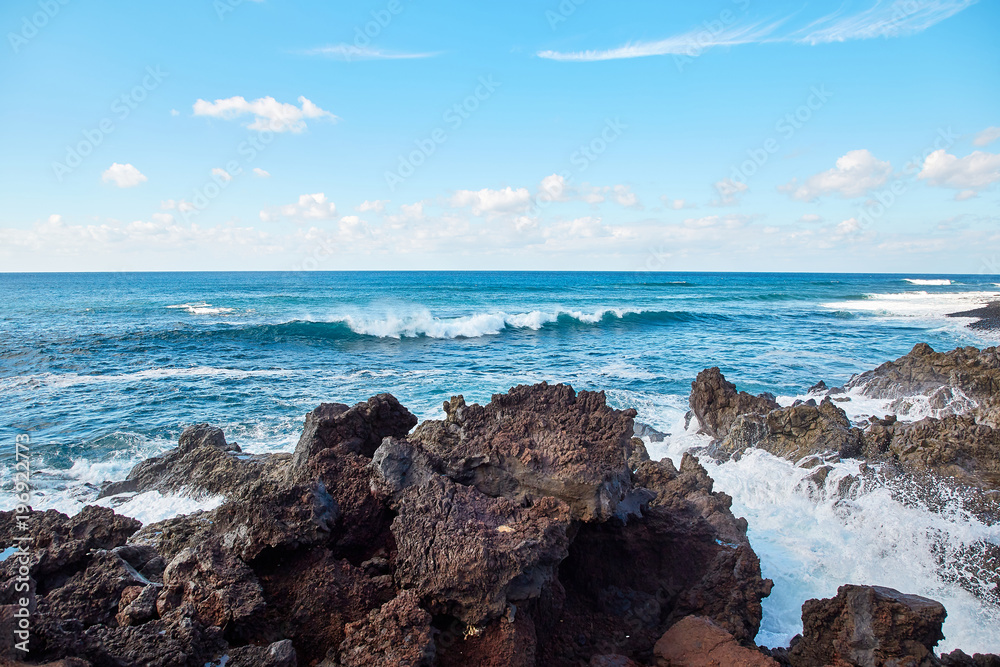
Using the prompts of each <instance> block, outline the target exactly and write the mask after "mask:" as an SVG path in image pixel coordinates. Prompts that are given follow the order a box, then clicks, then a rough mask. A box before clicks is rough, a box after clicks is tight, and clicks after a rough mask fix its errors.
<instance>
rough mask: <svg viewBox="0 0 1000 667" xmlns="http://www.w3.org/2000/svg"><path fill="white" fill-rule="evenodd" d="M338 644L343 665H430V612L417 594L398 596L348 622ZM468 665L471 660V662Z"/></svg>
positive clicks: (412, 666)
mask: <svg viewBox="0 0 1000 667" xmlns="http://www.w3.org/2000/svg"><path fill="white" fill-rule="evenodd" d="M344 633H345V637H344V641H343V643H341V645H340V664H341V665H342V666H343V667H429V666H430V665H432V664H434V656H435V646H434V640H433V630H432V628H431V615H430V614H428V613H427V612H426V611H424V610H423V609H421V608H420V604H419V600H418V598H417V596H416V595H414V594H413V593H410V592H408V591H401V592H400V594H399V596H398V597H396V598H395V599H393V600H391V601H390V602H387V603H385V604H384V605H382V607H381V608H380V609H378V610H375V611H372V612H371V613H370V614H368V616H367V617H366V618H364V619H363V620H360V621H357V622H354V623H349V624H348V625H347V627H346V628H345V629H344ZM470 664H471V663H470Z"/></svg>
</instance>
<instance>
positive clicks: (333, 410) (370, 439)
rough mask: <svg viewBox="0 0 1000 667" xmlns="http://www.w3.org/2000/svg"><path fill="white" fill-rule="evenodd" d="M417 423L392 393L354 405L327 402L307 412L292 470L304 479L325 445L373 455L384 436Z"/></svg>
mask: <svg viewBox="0 0 1000 667" xmlns="http://www.w3.org/2000/svg"><path fill="white" fill-rule="evenodd" d="M416 425H417V418H416V417H414V416H413V415H412V414H411V413H410V411H409V410H407V409H406V408H404V407H403V406H402V405H400V403H399V401H398V400H396V397H395V396H393V395H392V394H379V395H378V396H372V397H371V398H369V399H368V400H367V401H366V402H364V403H358V404H357V405H355V406H354V407H353V408H350V407H348V406H346V405H344V404H343V403H323V404H322V405H320V406H319V407H318V408H316V409H315V410H313V411H312V412H310V413H309V414H307V415H306V421H305V425H304V426H303V428H302V435H301V436H300V437H299V442H298V444H297V445H296V446H295V453H294V454H293V455H292V463H291V470H290V472H289V474H290V475H291V477H292V478H295V479H300V478H301V473H302V472H303V471H304V469H305V468H306V466H307V464H308V463H309V459H311V458H312V457H313V456H315V455H316V454H318V453H319V452H321V451H323V450H324V449H334V450H335V451H337V452H338V453H351V454H361V455H362V456H365V457H366V458H371V456H372V454H373V453H374V452H375V450H376V449H377V448H378V446H379V445H380V444H382V440H383V439H384V438H387V437H389V436H393V437H396V438H402V437H403V436H405V435H406V434H407V433H409V432H410V429H411V428H413V427H414V426H416Z"/></svg>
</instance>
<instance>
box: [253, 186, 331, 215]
mask: <svg viewBox="0 0 1000 667" xmlns="http://www.w3.org/2000/svg"><path fill="white" fill-rule="evenodd" d="M336 216H337V206H336V204H334V203H333V202H332V201H328V200H327V198H326V195H325V194H323V193H322V192H317V193H316V194H312V195H301V196H300V197H299V201H298V203H295V204H286V205H285V206H279V207H277V208H272V209H264V210H262V211H261V212H260V219H261V220H262V221H263V222H273V221H276V220H280V219H282V218H287V219H289V220H297V221H306V220H333V219H334V218H336Z"/></svg>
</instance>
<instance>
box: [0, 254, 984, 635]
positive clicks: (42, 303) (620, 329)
mask: <svg viewBox="0 0 1000 667" xmlns="http://www.w3.org/2000/svg"><path fill="white" fill-rule="evenodd" d="M998 282H1000V278H998V277H997V276H982V275H968V276H921V275H913V274H910V275H884V274H873V275H831V274H711V273H647V272H636V273H490V272H483V273H450V272H416V273H408V272H403V273H399V272H385V273H302V272H299V273H127V274H0V291H2V294H3V301H4V303H3V306H2V308H0V395H2V397H3V400H2V402H0V485H2V488H0V507H2V508H8V507H9V506H12V505H13V499H12V497H11V494H10V493H9V492H8V490H9V488H10V480H11V475H12V472H13V446H14V440H15V436H16V435H18V434H22V433H29V434H30V436H31V439H32V453H33V465H34V468H35V484H36V492H35V495H36V497H35V503H36V507H57V508H59V509H61V510H63V511H69V512H73V511H78V510H79V508H81V507H82V506H83V504H84V503H86V502H91V501H93V499H94V498H95V497H96V492H97V488H98V485H99V484H100V482H101V481H103V480H105V479H120V478H122V477H124V475H125V474H127V472H128V470H129V468H130V467H131V466H132V465H134V464H135V463H136V462H137V461H139V460H141V459H143V458H146V457H148V456H151V455H154V454H156V453H158V452H161V451H163V450H165V449H167V448H169V447H171V446H173V444H174V443H175V442H176V438H177V436H178V435H179V434H180V432H181V431H182V429H183V428H184V427H185V426H186V425H189V424H192V423H198V422H211V423H213V424H216V425H218V426H221V427H222V428H224V429H225V431H226V433H227V437H228V438H229V439H230V440H231V441H236V442H238V443H239V444H240V445H241V446H242V447H244V449H247V450H250V451H255V452H256V451H279V450H286V451H287V450H290V449H291V448H292V447H294V443H295V441H296V440H297V438H298V434H299V431H300V429H301V424H302V418H303V415H304V414H305V413H306V412H307V411H309V410H311V409H312V408H313V407H315V406H316V405H317V404H318V403H320V402H322V401H337V402H344V403H354V402H357V401H361V400H364V399H366V398H367V397H369V396H371V395H373V394H375V393H379V392H391V393H393V394H394V395H396V396H397V397H398V398H399V399H400V400H401V401H402V402H403V404H404V405H406V406H407V407H409V408H410V409H411V411H413V412H414V413H415V414H417V416H418V417H420V418H421V419H424V418H431V417H439V416H440V415H441V407H440V406H441V404H442V402H443V401H444V400H445V399H447V398H449V397H450V396H452V395H455V394H464V395H465V397H466V399H467V400H469V401H470V402H471V401H477V402H485V401H488V400H489V398H490V396H491V395H492V394H493V393H495V392H502V391H506V390H507V389H508V388H510V387H511V386H513V385H516V384H521V383H534V382H539V381H542V380H547V381H549V382H566V383H569V384H571V385H573V386H574V387H575V388H577V389H603V390H605V391H606V392H607V395H608V399H609V402H610V403H611V404H612V405H614V406H616V407H634V408H636V409H637V410H638V411H639V419H640V420H641V421H644V422H646V423H649V424H651V425H653V426H655V427H657V428H659V429H661V430H664V431H670V432H672V433H674V434H675V437H674V438H673V439H672V440H668V442H667V443H666V445H664V448H665V449H664V450H663V453H666V454H669V453H670V452H669V451H667V450H669V448H670V447H672V446H673V447H675V448H676V447H677V446H679V445H680V444H681V442H682V440H683V439H682V438H680V437H679V435H678V429H681V430H682V429H683V415H684V412H685V411H686V410H687V397H688V393H689V391H690V384H691V381H692V380H693V379H694V377H695V375H696V374H697V373H698V372H699V371H700V370H702V369H703V368H705V367H708V366H715V365H718V366H720V367H721V368H722V370H723V372H724V373H725V374H726V376H727V377H728V378H729V379H731V380H732V381H734V382H736V383H737V384H738V385H739V386H740V388H741V389H746V390H748V391H752V392H761V391H770V392H773V393H775V394H777V395H779V396H795V395H799V394H803V393H804V392H805V391H806V389H807V388H808V387H809V386H811V385H812V384H814V383H815V382H817V381H818V380H820V379H822V380H825V381H826V382H827V384H829V385H830V386H833V385H835V384H841V383H843V382H844V381H846V380H847V379H848V378H849V377H850V376H851V375H852V374H853V373H857V372H861V371H864V370H866V369H869V368H873V367H875V366H877V365H878V364H880V363H882V362H884V361H886V360H889V359H894V358H896V357H898V356H900V355H902V354H905V353H906V352H908V351H909V350H910V349H911V348H912V347H913V345H914V344H916V343H918V342H927V343H929V344H930V345H931V346H932V347H934V348H935V349H942V350H943V349H951V348H953V347H956V346H960V345H977V346H985V345H989V344H993V343H992V341H991V340H990V339H989V338H986V337H984V335H983V334H980V333H977V332H975V331H973V330H970V329H968V328H966V327H965V326H964V325H965V324H967V323H968V320H963V319H954V318H946V317H944V315H945V314H946V313H949V312H954V311H960V310H967V309H969V308H972V307H975V306H976V305H978V304H980V303H984V302H986V301H988V300H990V299H991V298H997V299H1000V287H998V284H997V283H998ZM749 458H752V457H749ZM760 465H761V466H762V467H759V469H758V470H757V471H756V472H754V471H751V470H750V469H749V468H746V469H744V468H738V467H734V468H731V469H730V468H727V469H719V470H717V473H718V476H717V479H718V480H719V484H720V485H726V484H728V487H726V488H725V489H724V490H727V492H730V493H731V494H732V495H734V497H735V498H736V502H735V504H734V510H736V511H737V513H738V514H739V513H740V511H742V512H743V513H744V514H745V515H747V516H748V518H750V522H751V538H752V539H754V540H755V547H758V551H761V552H762V559H763V560H764V561H765V570H767V568H772V569H773V568H777V567H780V568H785V569H787V568H791V567H793V566H794V567H798V568H800V569H801V568H804V567H807V566H806V565H804V563H805V562H806V561H808V560H809V558H810V557H809V555H808V554H813V553H815V551H814V550H815V549H823V548H825V549H828V550H835V549H837V548H838V547H837V546H836V545H835V544H829V545H827V546H823V545H822V544H823V543H822V540H820V541H819V542H817V543H812V542H811V543H809V544H808V545H804V546H802V551H801V552H799V551H797V549H798V547H797V546H789V545H788V544H770V543H768V541H767V540H768V539H770V538H769V537H768V536H767V535H764V534H763V533H762V532H760V531H758V533H757V534H756V535H757V536H756V537H755V534H754V530H755V529H754V523H755V521H754V518H755V517H759V519H760V522H761V524H764V523H768V525H769V526H770V525H771V523H773V522H774V520H775V516H777V517H778V518H779V519H780V517H781V512H782V511H784V510H783V509H782V507H783V506H784V505H787V506H788V508H792V507H793V506H797V505H796V503H798V502H799V499H798V497H797V496H794V493H793V492H794V489H793V488H792V487H791V486H790V487H789V488H788V489H786V490H784V491H781V492H780V493H779V492H777V491H774V489H771V490H770V491H768V490H765V491H763V492H761V491H760V490H759V489H757V488H756V487H752V484H749V482H747V480H745V479H743V478H741V477H740V474H744V473H745V474H747V475H749V474H755V475H765V476H766V475H771V476H772V477H774V479H773V480H771V481H773V482H774V484H777V485H778V486H781V485H782V484H785V482H784V481H781V475H782V474H785V473H779V472H774V471H772V472H766V470H765V467H763V466H764V463H763V462H761V463H760ZM767 465H768V466H773V465H779V466H780V465H784V464H777V463H774V462H768V463H767ZM782 470H785V471H786V473H787V466H786V468H782ZM740 471H744V473H741V472H740ZM768 479H771V478H770V477H769V478H768ZM789 479H791V478H789ZM727 480H728V481H727ZM757 481H758V482H759V481H760V480H757ZM794 481H795V480H791V481H789V482H788V484H791V483H792V482H794ZM786 486H787V484H786ZM769 488H770V487H769ZM775 488H777V487H775ZM781 488H782V489H784V487H781ZM760 493H765V495H766V494H767V493H772V494H773V495H774V497H773V498H772V499H771V500H770V501H768V500H766V499H764V500H762V499H761V497H759V496H760ZM741 494H742V495H741ZM754 494H757V495H754ZM782 494H784V495H782ZM790 494H792V495H790ZM768 502H769V503H770V504H767V503H768ZM755 503H756V504H755ZM760 503H764V505H766V507H765V506H764V505H760ZM783 504H784V505H783ZM758 505H760V506H758ZM181 506H183V503H182V505H180V506H176V507H175V508H174V511H180V510H179V509H177V507H181ZM813 506H814V509H808V508H807V507H806V506H803V507H801V508H799V509H798V510H794V511H798V512H800V514H801V512H806V514H809V512H814V511H819V509H816V508H820V507H821V506H820V505H816V504H815V503H813ZM184 507H187V506H184ZM166 511H167V512H169V511H171V510H170V508H167V510H166ZM788 511H789V512H792V511H793V510H792V509H788ZM831 511H832V510H831ZM136 512H137V513H138V514H139V515H140V518H142V519H150V518H156V516H157V515H155V514H150V513H146V514H142V513H141V512H139V510H136ZM775 512H777V514H775ZM796 517H797V518H795V517H791V518H789V522H794V521H807V522H808V521H812V523H809V524H808V525H809V526H812V528H813V529H817V530H819V529H820V528H822V530H823V531H828V529H829V527H822V526H821V524H822V521H821V518H817V517H812V518H811V519H810V518H809V517H808V516H805V517H803V516H801V515H796ZM837 525H838V526H841V525H843V526H846V527H845V528H844V530H846V531H848V532H847V533H845V538H844V539H845V540H849V538H850V537H851V536H850V526H849V525H848V524H847V523H844V521H841V523H840V524H837ZM983 529H984V530H986V531H987V532H986V533H985V534H986V535H987V539H994V538H995V539H998V540H1000V536H996V535H995V530H994V528H991V527H983ZM769 530H771V531H772V532H774V531H775V530H776V529H775V528H773V527H772V528H769ZM802 530H808V527H806V528H803V529H802ZM991 530H994V532H993V533H991V532H989V531H991ZM977 535H978V534H977ZM990 535H994V538H990V537H989V536H990ZM819 537H820V536H817V538H819ZM827 537H828V536H827ZM980 537H981V535H980V536H979V537H976V539H980ZM970 539H972V538H970ZM998 543H1000V542H998ZM817 544H819V546H817ZM758 545H759V546H758ZM842 546H843V544H841V547H842ZM833 556H835V554H833ZM901 557H902V556H901ZM905 558H906V559H911V558H912V555H910V556H905ZM789 563H791V565H790V564H789ZM869 565H871V564H869ZM809 567H812V566H809ZM866 567H868V566H866ZM878 567H884V568H891V567H893V566H892V564H891V563H890V562H888V561H887V562H886V563H884V564H882V565H879V564H878V563H876V564H875V565H871V566H870V567H868V569H867V570H864V572H868V573H869V574H867V575H865V576H868V577H869V578H873V577H874V578H878V576H877V573H878V572H879V570H878ZM872 568H875V569H872ZM872 572H874V573H875V574H874V575H873V574H871V573H872ZM836 576H846V575H843V574H840V573H838V574H837V575H836ZM886 576H889V575H888V574H887V575H886ZM832 577H833V574H831V575H830V577H828V578H826V579H824V578H823V577H821V576H820V575H818V574H815V573H813V574H809V573H808V572H803V574H802V576H800V577H798V578H797V579H794V578H793V580H791V583H789V584H787V588H786V590H785V591H784V592H783V593H782V595H784V594H787V595H788V596H790V601H788V602H787V603H786V602H782V603H780V604H784V605H785V607H787V609H786V608H785V607H782V608H780V609H779V608H778V606H774V605H772V608H770V610H769V614H770V616H769V617H768V619H770V620H768V619H765V632H769V633H770V634H769V635H767V636H768V637H769V638H771V639H773V640H774V641H775V642H777V641H780V640H781V638H782V637H786V636H790V635H789V633H790V632H793V631H794V627H793V626H794V623H795V622H796V621H795V620H794V619H792V620H791V621H789V620H788V618H790V617H789V613H790V612H789V609H792V610H797V605H800V604H801V602H802V600H804V599H805V598H804V597H802V596H803V595H806V594H812V593H813V592H814V591H820V592H823V593H824V594H825V593H828V592H829V588H830V586H832V587H833V590H834V591H835V588H836V583H835V582H834V581H833V578H832ZM890 578H891V577H890ZM810 582H811V584H810ZM839 583H845V582H844V581H839ZM810 585H811V586H812V588H810V587H809V586H810ZM942 585H944V584H942ZM796 586H797V587H798V588H795V587H796ZM792 588H795V590H794V591H793V592H789V591H791V589H792ZM910 592H918V591H910ZM957 594H960V592H959V593H956V595H957ZM777 597H781V596H780V595H779V596H777ZM799 598H801V599H799ZM776 599H777V598H776ZM969 604H972V605H973V606H974V605H975V601H973V602H970V603H969ZM775 605H778V603H775ZM970 608H971V607H970ZM977 608H978V607H977ZM949 611H951V612H952V616H950V617H949V618H950V619H951V618H952V617H953V616H954V612H953V610H952V607H949ZM959 613H963V612H959ZM969 613H972V612H969ZM984 613H985V612H984ZM968 620H969V623H970V624H972V623H973V620H975V619H968ZM979 620H982V619H979ZM950 622H953V621H950ZM768 623H770V625H768ZM953 627H955V628H957V627H958V626H957V625H954V622H953ZM963 627H964V626H963ZM956 632H957V633H958V634H955V633H956ZM970 632H971V630H970ZM993 632H994V634H992V635H990V634H988V635H986V636H985V637H983V636H979V635H969V637H973V639H970V638H969V637H967V636H966V635H963V634H961V632H959V631H958V630H956V631H955V632H953V633H952V636H950V637H949V639H952V638H954V639H955V641H958V640H959V639H964V640H965V641H966V644H965V645H962V647H963V648H965V649H966V650H968V649H969V648H975V649H976V650H982V649H983V646H971V647H970V646H969V645H968V643H969V642H973V641H975V642H979V644H984V643H985V644H987V645H988V644H990V643H991V642H993V643H994V644H996V645H994V646H993V647H992V648H993V649H997V648H1000V631H997V630H994V631H993ZM987 647H988V646H987Z"/></svg>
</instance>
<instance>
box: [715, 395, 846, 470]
mask: <svg viewBox="0 0 1000 667" xmlns="http://www.w3.org/2000/svg"><path fill="white" fill-rule="evenodd" d="M861 443H862V436H861V431H860V430H859V429H857V428H852V426H851V421H850V420H849V419H848V418H847V414H846V413H845V412H844V411H843V410H842V409H841V408H839V407H837V406H836V405H834V404H833V402H832V401H831V400H830V398H829V397H825V398H824V399H823V401H822V402H821V403H820V404H819V405H816V402H815V401H808V402H805V403H800V404H799V405H795V406H792V407H787V408H777V409H774V410H771V411H769V412H768V413H767V414H764V415H760V414H745V415H740V416H739V417H737V418H736V419H735V420H734V421H733V423H732V425H731V426H730V427H729V433H728V434H727V435H726V437H725V438H724V439H723V440H722V441H721V442H719V443H718V444H717V445H716V449H715V450H714V451H715V452H718V453H724V454H729V455H732V454H736V453H742V452H743V451H745V450H746V449H747V448H749V447H755V448H759V449H763V450H765V451H768V452H770V453H772V454H774V455H775V456H781V457H783V458H786V459H789V460H791V461H798V460H799V459H802V458H804V457H806V456H809V455H811V454H830V453H833V454H836V455H838V456H840V457H842V458H850V457H855V456H857V455H858V454H860V453H861Z"/></svg>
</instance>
